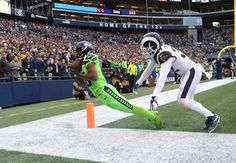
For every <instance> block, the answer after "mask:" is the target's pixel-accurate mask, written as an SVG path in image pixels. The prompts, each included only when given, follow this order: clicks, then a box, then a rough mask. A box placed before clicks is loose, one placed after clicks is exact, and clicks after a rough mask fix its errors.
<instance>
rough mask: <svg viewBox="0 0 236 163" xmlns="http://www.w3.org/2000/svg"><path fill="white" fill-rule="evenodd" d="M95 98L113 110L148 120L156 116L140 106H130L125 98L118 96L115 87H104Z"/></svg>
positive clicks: (108, 85)
mask: <svg viewBox="0 0 236 163" xmlns="http://www.w3.org/2000/svg"><path fill="white" fill-rule="evenodd" d="M97 98H98V99H100V100H101V101H102V102H103V103H104V104H105V105H107V106H109V107H111V108H113V109H117V110H120V111H122V112H126V113H133V114H136V115H139V116H142V117H144V118H147V119H149V120H152V119H155V118H156V115H155V114H154V113H153V112H150V111H147V110H145V109H144V108H142V107H140V106H136V105H132V104H131V103H130V102H129V101H128V100H127V99H126V98H125V97H123V96H122V95H120V94H119V92H118V91H117V90H116V88H115V87H113V86H112V85H110V84H107V85H105V86H104V89H103V91H102V93H101V94H100V95H98V97H97Z"/></svg>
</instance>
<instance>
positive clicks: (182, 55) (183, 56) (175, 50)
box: [171, 47, 186, 58]
mask: <svg viewBox="0 0 236 163" xmlns="http://www.w3.org/2000/svg"><path fill="white" fill-rule="evenodd" d="M171 48H172V50H173V51H174V52H179V53H180V55H181V57H182V58H186V55H184V54H183V53H182V52H181V51H179V50H177V49H175V48H173V47H171Z"/></svg>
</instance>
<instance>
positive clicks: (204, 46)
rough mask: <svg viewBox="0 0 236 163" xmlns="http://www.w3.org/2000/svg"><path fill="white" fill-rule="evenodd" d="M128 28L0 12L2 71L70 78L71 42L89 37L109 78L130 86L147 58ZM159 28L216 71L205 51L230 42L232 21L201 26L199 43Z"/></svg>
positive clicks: (168, 39)
mask: <svg viewBox="0 0 236 163" xmlns="http://www.w3.org/2000/svg"><path fill="white" fill-rule="evenodd" d="M128 32H129V33H128ZM128 32H123V31H122V32H116V31H106V32H105V31H101V30H100V31H99V30H92V29H78V28H73V27H62V26H51V25H48V24H38V23H34V22H23V21H19V20H8V19H4V18H0V38H1V39H0V58H1V59H0V61H1V62H0V64H1V65H2V66H0V67H2V68H1V69H0V77H9V76H10V77H11V79H13V80H26V79H31V80H34V79H40V80H50V79H59V78H60V79H67V78H70V75H69V67H70V64H71V63H72V62H73V61H74V60H75V52H74V43H75V42H78V41H81V40H87V41H90V42H91V43H92V44H93V45H94V53H96V54H97V55H98V56H99V58H100V59H101V65H102V68H103V72H104V75H105V77H106V79H107V81H108V82H109V83H111V84H113V85H115V86H116V88H117V89H119V90H120V91H123V92H126V91H127V92H129V91H130V88H131V87H132V85H133V84H134V82H135V80H136V79H137V77H138V76H140V74H141V73H142V71H143V70H144V68H145V65H146V63H145V59H144V57H143V56H142V55H140V50H139V43H140V40H141V38H142V36H143V35H144V33H143V32H140V33H133V32H130V31H128ZM160 34H161V36H162V38H163V40H164V42H165V43H166V44H169V45H172V46H173V47H175V48H177V49H179V50H181V51H183V52H184V53H185V54H186V55H188V56H189V57H190V58H191V59H192V60H194V61H195V62H197V63H201V64H202V65H203V66H204V67H205V68H206V69H207V71H209V72H211V73H214V71H215V70H214V69H215V66H214V61H213V62H209V60H208V58H207V56H208V55H214V54H218V53H219V51H220V50H221V49H222V48H223V47H225V46H226V45H229V44H233V28H232V27H230V26H228V27H221V28H210V29H204V30H203V42H202V43H201V44H199V43H194V42H193V39H192V38H191V37H188V36H187V34H184V33H160ZM4 65H5V66H4ZM158 70H159V68H158V67H157V68H156V70H155V71H154V73H153V74H152V76H151V77H156V76H155V75H156V73H155V72H158ZM150 81H151V80H150ZM150 83H151V82H150ZM150 83H149V84H150Z"/></svg>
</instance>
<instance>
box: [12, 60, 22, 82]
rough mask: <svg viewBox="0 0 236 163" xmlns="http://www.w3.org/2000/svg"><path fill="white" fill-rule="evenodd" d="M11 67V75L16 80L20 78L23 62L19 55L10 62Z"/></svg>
mask: <svg viewBox="0 0 236 163" xmlns="http://www.w3.org/2000/svg"><path fill="white" fill-rule="evenodd" d="M10 67H11V75H12V77H13V79H14V80H18V79H20V71H21V68H22V66H21V62H20V61H19V58H18V57H17V56H15V57H14V59H13V61H11V62H10Z"/></svg>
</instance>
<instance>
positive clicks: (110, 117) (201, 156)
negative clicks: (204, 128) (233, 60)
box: [0, 79, 236, 163]
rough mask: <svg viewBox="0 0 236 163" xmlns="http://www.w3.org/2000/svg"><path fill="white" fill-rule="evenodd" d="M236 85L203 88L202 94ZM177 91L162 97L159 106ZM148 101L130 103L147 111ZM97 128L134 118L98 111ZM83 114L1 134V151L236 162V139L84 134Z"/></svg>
mask: <svg viewBox="0 0 236 163" xmlns="http://www.w3.org/2000/svg"><path fill="white" fill-rule="evenodd" d="M234 81H235V80H231V79H224V80H220V81H211V82H207V83H202V84H200V86H199V89H198V92H202V91H205V90H209V89H212V88H215V87H218V86H222V85H225V84H228V83H231V82H234ZM177 91H178V90H171V91H166V92H163V93H162V94H160V97H159V102H160V104H161V105H163V104H166V103H169V102H172V101H175V100H176V95H177ZM149 98H150V96H144V97H139V98H136V99H133V100H131V101H132V103H135V104H137V105H142V106H147V104H149ZM95 110H96V113H95V115H96V124H97V125H98V126H99V125H103V124H106V123H109V122H112V121H115V120H118V119H121V118H124V117H127V116H129V115H130V114H124V113H122V112H118V111H114V110H112V109H107V108H105V107H104V106H98V107H96V109H95ZM85 122H86V115H85V110H82V111H77V112H74V113H68V114H65V115H60V116H55V117H51V118H46V119H42V120H37V121H34V122H29V123H25V124H21V125H16V126H11V127H7V128H2V129H0V140H1V143H0V149H5V150H15V151H21V152H28V153H35V154H45V155H52V156H62V157H68V158H77V159H85V160H92V161H102V162H130V163H133V162H145V163H146V162H205V161H206V162H209V161H210V162H236V155H235V153H236V135H234V134H206V133H190V132H174V131H171V132H169V131H158V130H130V129H108V128H95V129H86V128H85V125H86V123H85Z"/></svg>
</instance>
